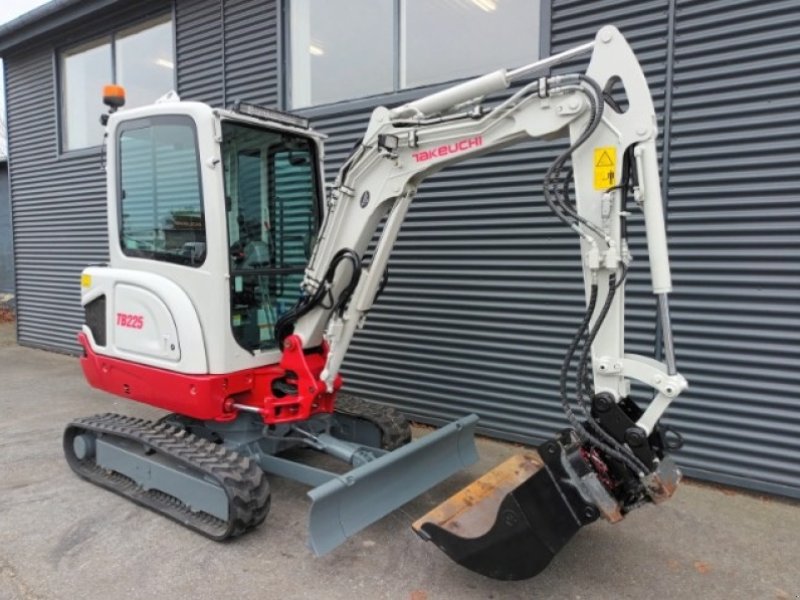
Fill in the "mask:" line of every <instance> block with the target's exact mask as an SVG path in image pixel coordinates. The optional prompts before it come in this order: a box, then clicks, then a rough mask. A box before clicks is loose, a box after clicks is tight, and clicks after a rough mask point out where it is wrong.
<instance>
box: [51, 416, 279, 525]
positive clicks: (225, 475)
mask: <svg viewBox="0 0 800 600" xmlns="http://www.w3.org/2000/svg"><path fill="white" fill-rule="evenodd" d="M84 432H88V433H91V434H93V435H94V436H95V438H96V437H98V436H102V437H106V438H107V439H109V438H110V439H113V438H114V437H116V438H124V439H128V440H135V441H137V442H138V443H141V444H142V445H143V446H144V447H146V448H147V449H150V450H153V451H155V452H156V453H158V454H159V455H160V456H162V457H167V458H168V459H169V460H170V461H172V462H174V463H175V464H176V465H181V466H183V467H185V468H188V469H190V470H191V471H192V472H194V473H196V474H197V476H198V477H202V478H204V479H205V480H206V481H209V480H210V481H213V482H214V483H215V484H217V485H219V486H220V487H222V488H223V489H224V490H225V492H226V494H227V496H228V520H227V521H223V520H221V519H218V518H216V517H213V516H211V515H209V514H206V513H203V512H193V511H192V510H190V509H189V507H188V506H187V505H186V504H184V503H183V502H181V501H180V499H178V498H175V497H173V496H170V495H168V494H165V493H163V492H159V491H157V490H144V489H143V488H142V487H141V486H139V485H138V484H136V483H135V482H134V481H133V480H131V479H129V478H128V477H126V476H124V475H121V474H119V473H116V472H114V471H109V470H107V469H104V468H102V467H100V466H98V465H97V464H95V462H94V460H93V459H92V458H88V459H85V460H79V459H78V458H77V456H75V453H74V450H73V439H74V438H75V436H76V435H78V434H80V433H84ZM64 454H65V455H66V459H67V462H68V463H69V466H70V467H72V470H73V471H75V472H76V473H77V474H78V475H80V476H81V477H84V478H85V479H87V480H89V481H91V482H92V483H95V484H97V485H99V486H101V487H103V488H106V489H108V490H111V491H113V492H115V493H117V494H119V495H121V496H124V497H125V498H128V499H130V500H133V501H134V502H136V503H138V504H141V505H142V506H145V507H147V508H149V509H151V510H153V511H155V512H157V513H159V514H162V515H164V516H167V517H169V518H171V519H173V520H175V521H177V522H179V523H181V524H182V525H185V526H186V527H188V528H190V529H193V530H195V531H197V532H199V533H202V534H203V535H205V536H207V537H209V538H211V539H213V540H216V541H221V540H224V539H228V538H232V537H236V536H239V535H242V534H243V533H246V532H247V531H250V530H251V529H254V528H255V527H257V526H258V525H260V524H261V523H262V522H263V521H264V519H266V517H267V513H268V512H269V506H270V493H269V483H268V482H267V478H266V476H265V475H264V472H263V471H262V470H261V469H260V468H259V467H258V466H257V465H256V464H255V463H254V462H253V461H251V460H250V459H249V458H247V457H245V456H241V455H240V454H237V453H236V452H233V451H231V450H228V449H226V448H225V447H223V446H221V445H218V444H214V443H212V442H209V441H207V440H204V439H202V438H199V437H197V436H195V435H192V434H190V433H188V432H186V431H183V430H181V429H178V428H176V427H173V426H171V425H168V424H166V423H153V422H151V421H146V420H143V419H136V418H133V417H126V416H123V415H117V414H113V413H106V414H102V415H95V416H92V417H85V418H82V419H76V420H75V421H72V422H71V423H70V424H69V425H67V428H66V430H65V431H64Z"/></svg>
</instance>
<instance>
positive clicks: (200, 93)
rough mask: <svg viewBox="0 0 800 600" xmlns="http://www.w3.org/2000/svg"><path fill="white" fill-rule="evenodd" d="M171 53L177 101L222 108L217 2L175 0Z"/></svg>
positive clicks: (219, 27)
mask: <svg viewBox="0 0 800 600" xmlns="http://www.w3.org/2000/svg"><path fill="white" fill-rule="evenodd" d="M175 54H176V56H175V58H176V61H175V63H176V66H177V69H178V93H179V94H180V96H181V98H183V99H184V100H196V101H198V102H205V103H207V104H210V105H212V106H222V104H223V99H224V90H225V86H224V85H223V84H222V83H221V82H222V81H223V78H224V73H225V71H224V55H223V37H222V2H221V0H194V1H192V0H176V2H175Z"/></svg>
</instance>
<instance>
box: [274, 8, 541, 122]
mask: <svg viewBox="0 0 800 600" xmlns="http://www.w3.org/2000/svg"><path fill="white" fill-rule="evenodd" d="M537 1H538V2H539V44H538V46H539V58H540V59H541V58H546V57H548V56H550V54H551V51H552V46H551V29H552V26H551V25H552V24H551V14H552V10H551V6H550V0H537ZM400 2H401V0H393V7H394V10H393V17H394V22H393V28H392V29H393V40H392V43H393V55H392V56H393V60H392V65H391V67H392V74H393V83H394V89H393V90H392V91H389V92H377V93H375V94H372V95H369V96H358V97H355V98H345V99H343V100H336V101H334V102H326V103H323V104H312V105H309V106H303V107H300V108H295V107H293V106H292V52H291V36H292V23H291V3H292V0H281V6H280V9H279V23H278V57H279V58H278V59H279V60H280V61H281V66H282V68H283V72H282V74H281V76H280V77H278V101H279V102H280V105H281V108H282V109H283V110H285V111H288V112H295V113H297V114H302V115H305V116H307V117H309V118H313V117H316V116H323V115H329V114H331V113H333V112H335V109H336V108H337V107H342V106H347V107H348V109H350V108H352V109H356V110H357V109H360V108H364V109H369V108H373V107H375V106H380V105H386V104H401V103H403V102H408V101H410V100H413V99H415V98H419V97H421V96H424V95H427V94H432V93H434V92H437V91H439V90H443V89H446V88H448V87H451V86H453V85H455V84H457V83H460V82H462V81H468V80H469V79H471V78H472V77H478V76H480V75H482V73H478V74H476V75H472V76H470V77H464V78H461V79H454V80H452V81H448V82H446V83H431V84H423V85H421V86H417V87H410V88H401V87H400V80H401V76H400V59H401V54H400V51H399V50H400V37H401V35H402V32H401V31H400V14H401V7H400ZM506 66H507V67H514V66H521V65H506ZM548 72H549V70H548Z"/></svg>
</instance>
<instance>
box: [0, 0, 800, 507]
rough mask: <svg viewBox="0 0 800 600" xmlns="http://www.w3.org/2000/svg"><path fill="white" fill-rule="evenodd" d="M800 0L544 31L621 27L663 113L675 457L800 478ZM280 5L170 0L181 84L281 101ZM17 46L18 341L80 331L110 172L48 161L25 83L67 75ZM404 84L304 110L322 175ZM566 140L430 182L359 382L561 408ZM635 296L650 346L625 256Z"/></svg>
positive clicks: (492, 408)
mask: <svg viewBox="0 0 800 600" xmlns="http://www.w3.org/2000/svg"><path fill="white" fill-rule="evenodd" d="M794 4H795V3H794V2H792V1H789V0H784V1H775V2H758V1H755V0H747V1H742V0H734V1H723V0H705V1H701V0H693V1H691V2H690V1H688V0H649V1H635V0H608V1H603V2H600V1H599V0H595V1H591V2H586V1H584V0H553V1H552V6H551V14H552V22H551V31H550V38H551V45H552V50H553V51H554V52H555V51H559V50H562V49H564V48H566V47H569V46H571V45H573V44H576V43H580V42H583V41H585V40H587V39H590V38H591V36H592V35H593V34H594V32H595V31H596V29H597V28H598V27H599V26H600V25H601V24H603V23H614V24H616V25H617V26H618V27H619V28H620V29H621V30H622V31H623V32H624V33H625V34H626V36H627V37H628V39H629V40H630V41H631V43H632V45H633V46H634V49H635V50H636V52H637V54H638V56H639V58H640V60H641V61H642V63H643V66H644V68H645V71H646V73H647V75H648V79H649V82H650V85H651V86H652V88H653V92H654V96H655V99H656V107H657V110H658V111H659V113H660V114H663V115H666V116H667V119H666V120H662V121H661V125H662V127H667V128H668V131H667V134H671V135H666V136H664V139H665V146H664V160H665V164H669V165H670V166H669V168H668V169H667V170H666V172H665V173H664V175H665V186H666V187H667V188H668V192H669V193H668V196H669V204H668V209H669V227H670V239H671V250H672V257H673V265H674V275H675V286H676V294H675V297H674V307H673V309H674V325H675V330H676V342H677V344H678V351H679V357H678V358H679V366H680V368H681V370H682V371H683V372H684V373H685V374H686V375H687V376H688V377H689V379H690V381H691V385H692V387H691V389H690V390H689V392H687V393H686V395H685V397H684V398H681V399H680V400H679V401H678V403H676V404H675V405H674V409H673V410H672V412H671V419H670V422H671V423H672V424H674V425H676V426H677V427H679V428H680V429H681V430H682V431H684V433H685V434H686V438H687V445H686V448H685V449H684V451H683V452H682V453H680V454H679V455H678V458H679V460H680V462H681V464H682V465H683V466H684V468H685V469H686V470H687V472H689V473H690V474H694V475H698V476H702V477H704V478H707V479H712V480H717V481H723V482H727V483H736V484H739V485H743V486H745V487H751V488H754V489H760V490H767V491H775V492H780V493H784V494H787V495H790V496H798V497H800V467H798V465H800V461H798V458H800V438H798V437H797V436H796V431H798V429H799V428H800V420H799V419H800V417H799V416H798V415H800V411H798V408H800V407H799V406H798V404H800V403H799V402H798V400H797V399H796V398H797V395H796V390H797V388H798V385H797V384H798V378H800V375H798V372H800V369H798V367H800V344H798V343H797V339H796V338H798V337H799V336H798V333H800V302H798V300H797V296H798V292H800V263H799V261H800V252H799V250H800V233H798V232H800V198H798V190H800V181H798V179H800V175H798V174H799V173H800V170H798V168H797V167H798V164H797V163H798V162H800V153H799V152H798V150H797V143H796V140H797V139H800V135H798V134H800V119H799V118H798V115H799V114H800V113H799V112H798V110H797V108H796V107H797V106H798V98H797V96H798V91H799V88H798V87H797V85H796V73H797V72H798V67H800V64H799V63H800V60H799V57H800V48H798V46H797V44H796V40H797V39H798V37H799V36H800V22H799V20H800V14H798V11H797V10H796V8H795V5H794ZM275 6H276V3H275V2H265V1H262V0H248V1H245V0H235V1H234V0H226V1H225V2H224V4H223V3H222V1H221V0H194V1H191V0H177V1H176V3H175V11H176V30H177V32H176V49H177V55H178V80H179V91H180V93H181V95H182V96H183V97H184V98H187V99H199V100H205V101H207V102H211V103H214V104H224V103H229V102H231V101H232V100H234V99H236V98H241V99H244V100H251V101H256V102H263V103H267V104H274V103H276V102H277V101H278V99H279V96H280V94H279V91H280V85H279V73H278V68H277V67H278V64H279V61H278V46H279V42H278V40H279V35H278V23H279V21H280V19H279V18H278V11H277V10H276V9H275ZM672 56H674V59H675V60H674V61H673V62H670V58H671V57H672ZM10 58H11V60H9V61H8V70H7V73H8V75H7V77H8V89H9V114H10V128H11V137H12V154H13V163H12V169H13V170H14V180H13V182H12V184H13V185H14V198H15V200H14V201H15V208H16V209H17V213H16V215H15V226H16V231H17V236H18V238H19V241H18V247H17V251H18V266H22V267H24V269H25V273H24V274H23V275H22V280H23V281H24V286H23V288H24V292H23V294H22V295H23V306H22V307H21V318H20V332H21V339H22V341H23V343H27V344H34V345H42V346H47V347H54V348H60V349H73V348H74V345H73V335H74V331H75V330H76V329H77V328H78V325H79V323H80V310H79V308H78V306H77V298H78V289H77V272H78V271H79V270H80V267H82V266H83V265H84V264H86V263H87V262H91V261H94V260H98V259H101V258H103V257H104V255H105V249H104V241H102V242H101V241H100V240H104V239H105V219H104V213H103V210H102V204H103V188H102V175H101V174H100V173H99V172H97V171H95V170H94V169H95V165H96V157H92V158H90V159H71V160H70V161H63V160H62V161H59V160H58V159H57V157H56V156H55V123H54V115H55V106H54V104H53V101H52V100H53V99H52V97H50V96H48V97H46V98H44V99H39V98H38V96H37V102H36V103H33V102H30V90H32V89H39V90H42V89H44V90H52V89H53V65H52V52H51V51H47V50H44V49H42V50H40V51H35V52H30V53H28V54H27V56H26V57H24V58H23V57H10ZM670 82H672V83H673V84H674V86H673V88H672V90H673V91H672V95H671V96H670V95H669V94H667V93H665V91H666V90H668V89H669V88H670ZM410 95H413V94H409V93H404V94H398V95H395V96H390V97H384V98H378V99H370V100H361V101H354V102H349V103H343V104H338V105H335V106H332V107H327V108H323V109H314V110H311V111H309V114H310V115H311V116H312V117H313V119H314V123H315V126H316V127H318V128H319V129H321V130H323V131H325V132H326V133H328V134H330V135H331V140H330V143H329V145H328V158H327V164H328V165H330V167H329V169H330V171H329V174H332V173H333V171H334V169H335V168H336V165H338V164H339V163H340V162H341V160H342V159H343V158H344V156H345V155H346V153H347V152H348V151H349V149H350V147H351V145H352V143H353V141H354V140H355V139H357V138H358V137H360V135H361V134H362V132H363V129H364V126H365V125H366V122H367V119H368V116H369V112H370V110H371V109H372V108H373V106H374V105H376V104H381V103H390V104H393V103H397V102H401V101H404V100H405V99H407V98H408V97H409V96H410ZM559 147H561V145H560V144H543V143H535V142H531V143H528V144H525V145H521V146H518V147H515V148H512V149H508V150H505V151H503V152H500V153H497V154H494V155H492V156H489V157H484V158H482V159H479V160H477V161H471V162H467V163H464V164H462V165H459V166H457V167H453V168H451V169H449V170H447V171H445V172H442V173H440V174H439V175H437V176H436V177H434V178H432V179H431V180H429V181H428V182H426V183H425V185H424V186H423V187H422V189H421V192H420V194H419V197H418V198H417V200H416V201H415V203H414V205H413V208H412V209H411V212H410V214H409V218H408V220H407V222H406V224H405V226H404V228H403V231H402V233H401V235H400V239H399V242H398V244H397V247H396V250H395V252H394V254H393V257H392V260H391V276H390V283H389V285H388V287H387V289H386V292H385V294H384V296H383V297H382V298H381V300H380V303H379V304H378V306H377V307H376V308H375V309H374V311H373V313H372V314H371V315H370V318H369V321H368V325H367V328H366V329H365V330H364V331H363V332H361V333H360V335H359V336H358V337H357V341H356V342H355V343H354V345H353V352H352V353H351V355H350V356H349V357H348V360H347V363H346V374H347V381H348V386H349V387H350V389H351V390H353V391H357V392H360V393H363V394H364V395H366V396H370V397H372V398H375V399H378V400H383V401H386V402H389V403H392V404H395V405H397V406H399V407H401V408H402V409H403V410H405V411H407V412H408V413H409V414H411V415H412V416H414V417H416V418H418V419H421V420H426V421H431V422H437V421H440V420H443V419H448V418H451V417H453V416H456V415H458V414H463V413H464V412H467V411H476V412H478V413H480V414H481V416H482V418H483V421H482V422H483V427H484V429H483V430H484V431H485V432H488V433H491V434H493V435H498V436H500V437H504V438H508V439H515V440H522V441H533V440H536V439H540V438H542V437H544V436H547V435H549V434H551V433H552V432H553V431H555V430H557V429H559V428H561V427H563V426H564V424H565V421H564V419H563V417H562V415H561V412H560V409H559V408H558V403H557V398H556V394H557V389H556V385H557V384H556V382H557V378H558V370H559V365H560V362H561V356H562V354H563V352H564V349H565V345H566V343H567V341H568V339H569V338H570V337H571V335H572V333H573V330H574V328H575V326H576V324H577V323H578V320H579V318H580V316H581V314H582V284H581V279H580V271H579V263H578V252H577V243H576V241H575V239H574V238H573V236H572V235H571V234H570V233H569V232H568V231H566V230H565V229H564V227H563V226H562V225H560V224H559V223H558V222H557V221H555V220H554V219H553V218H552V217H551V216H550V215H549V212H548V210H547V209H546V208H545V206H544V204H543V202H542V200H541V194H540V191H539V190H540V186H541V178H542V174H543V172H544V169H545V168H546V166H547V164H548V162H549V161H550V160H552V158H553V157H554V156H555V152H556V149H557V148H559ZM43 167H44V168H43ZM42 173H48V175H47V177H43V176H42ZM76 182H80V184H81V187H80V188H78V187H77V186H76ZM76 190H77V191H76ZM17 207H19V208H17ZM631 229H632V235H633V250H634V253H635V255H636V256H638V257H643V255H644V247H643V244H642V237H641V222H640V221H636V220H634V222H633V224H632V228H631ZM54 289H55V290H57V291H59V293H57V294H53V290H54ZM60 292H63V294H62V293H60ZM629 307H630V311H629V320H628V328H629V336H628V347H629V349H630V350H631V351H636V352H643V353H646V352H650V351H651V350H652V345H653V339H654V327H653V321H654V314H655V311H654V303H653V299H652V296H651V295H650V293H649V289H648V284H647V271H646V268H645V264H644V260H640V261H639V262H638V266H637V267H636V268H635V269H634V270H633V272H632V273H631V275H630V283H629Z"/></svg>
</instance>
